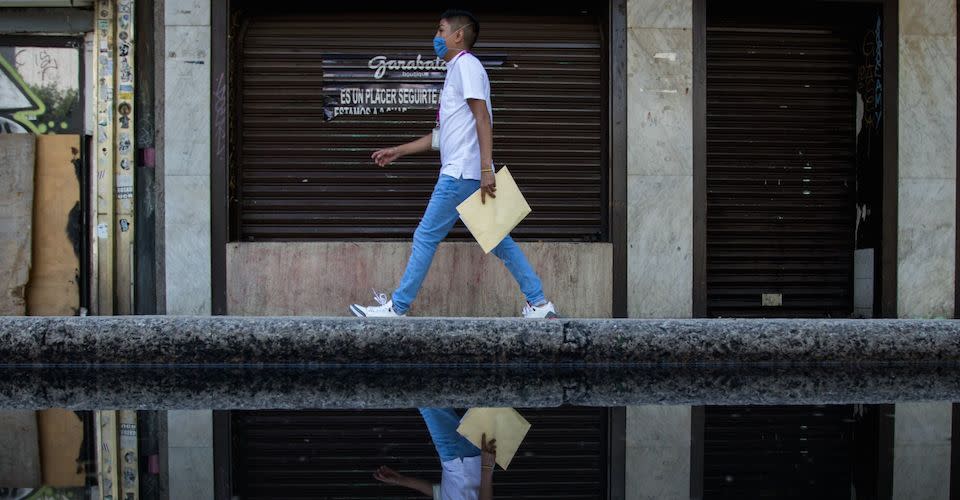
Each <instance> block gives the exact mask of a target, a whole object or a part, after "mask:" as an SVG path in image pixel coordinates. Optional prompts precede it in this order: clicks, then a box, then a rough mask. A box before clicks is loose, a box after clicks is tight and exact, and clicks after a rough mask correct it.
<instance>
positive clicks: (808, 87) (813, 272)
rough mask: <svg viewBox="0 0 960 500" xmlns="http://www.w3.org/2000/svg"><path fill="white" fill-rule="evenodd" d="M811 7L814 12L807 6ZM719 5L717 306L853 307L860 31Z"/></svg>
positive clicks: (714, 131) (710, 247)
mask: <svg viewBox="0 0 960 500" xmlns="http://www.w3.org/2000/svg"><path fill="white" fill-rule="evenodd" d="M807 10H808V11H809V9H807ZM749 14H750V16H751V17H746V14H744V13H730V12H725V11H724V10H723V9H721V8H714V9H709V10H708V17H707V56H706V60H707V295H708V299H707V313H708V315H709V316H713V317H716V316H728V317H744V316H767V317H783V316H813V317H818V316H831V317H845V316H848V315H849V314H850V313H851V311H852V307H853V293H852V278H853V275H852V271H853V250H854V241H853V239H854V232H855V217H854V215H855V209H854V193H855V180H854V164H855V153H856V150H855V142H854V141H855V135H854V134H855V128H854V127H855V118H856V108H855V106H856V93H855V84H856V76H857V71H856V59H855V55H854V52H853V40H852V38H851V37H850V36H849V35H848V34H846V33H844V32H841V31H838V30H836V29H834V28H832V27H830V26H827V25H823V24H822V23H825V22H833V20H836V21H837V22H844V21H843V20H842V19H838V18H839V17H840V16H836V15H827V14H823V15H822V16H821V17H820V18H819V19H818V20H817V22H819V23H821V24H819V25H812V24H804V22H805V21H804V20H802V19H800V18H799V17H796V16H793V15H792V14H789V13H788V14H774V15H772V16H770V18H769V19H767V20H761V19H760V16H759V15H758V13H757V12H751V13H749Z"/></svg>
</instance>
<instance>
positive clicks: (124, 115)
mask: <svg viewBox="0 0 960 500" xmlns="http://www.w3.org/2000/svg"><path fill="white" fill-rule="evenodd" d="M131 111H132V109H131V107H130V103H128V102H121V103H120V106H118V107H117V112H118V113H120V118H119V120H120V128H122V129H129V128H130V112H131Z"/></svg>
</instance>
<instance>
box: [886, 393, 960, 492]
mask: <svg viewBox="0 0 960 500" xmlns="http://www.w3.org/2000/svg"><path fill="white" fill-rule="evenodd" d="M952 426H953V405H952V404H950V403H904V404H898V405H896V410H895V420H894V431H893V498H894V500H899V499H903V500H907V499H914V498H923V499H928V500H940V499H942V500H946V499H948V498H950V480H949V478H950V441H951V435H952V432H953V427H952Z"/></svg>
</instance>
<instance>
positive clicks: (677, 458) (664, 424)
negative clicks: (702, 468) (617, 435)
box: [624, 406, 693, 500]
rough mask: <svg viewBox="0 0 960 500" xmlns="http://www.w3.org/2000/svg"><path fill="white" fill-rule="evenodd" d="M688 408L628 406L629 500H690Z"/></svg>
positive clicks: (627, 463) (690, 416)
mask: <svg viewBox="0 0 960 500" xmlns="http://www.w3.org/2000/svg"><path fill="white" fill-rule="evenodd" d="M692 418H693V411H692V408H691V407H689V406H634V407H627V426H626V442H627V443H626V449H627V453H626V478H625V481H624V482H625V483H626V493H627V496H626V498H628V499H631V500H639V499H687V498H690V471H691V453H690V445H691V440H690V437H691V425H692Z"/></svg>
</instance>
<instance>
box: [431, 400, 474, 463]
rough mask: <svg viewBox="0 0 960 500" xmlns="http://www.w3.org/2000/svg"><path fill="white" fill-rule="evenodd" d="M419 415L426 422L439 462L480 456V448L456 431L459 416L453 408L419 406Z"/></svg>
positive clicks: (458, 424)
mask: <svg viewBox="0 0 960 500" xmlns="http://www.w3.org/2000/svg"><path fill="white" fill-rule="evenodd" d="M420 415H422V416H423V421H424V423H426V424H427V430H429V431H430V439H433V446H435V447H436V448H437V455H440V461H441V462H447V461H450V460H453V459H456V458H467V457H477V456H480V448H477V447H476V446H474V445H473V443H471V442H470V441H469V440H468V439H467V438H465V437H463V436H461V435H460V433H458V432H457V427H459V426H460V417H458V416H457V412H455V411H453V408H420Z"/></svg>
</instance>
